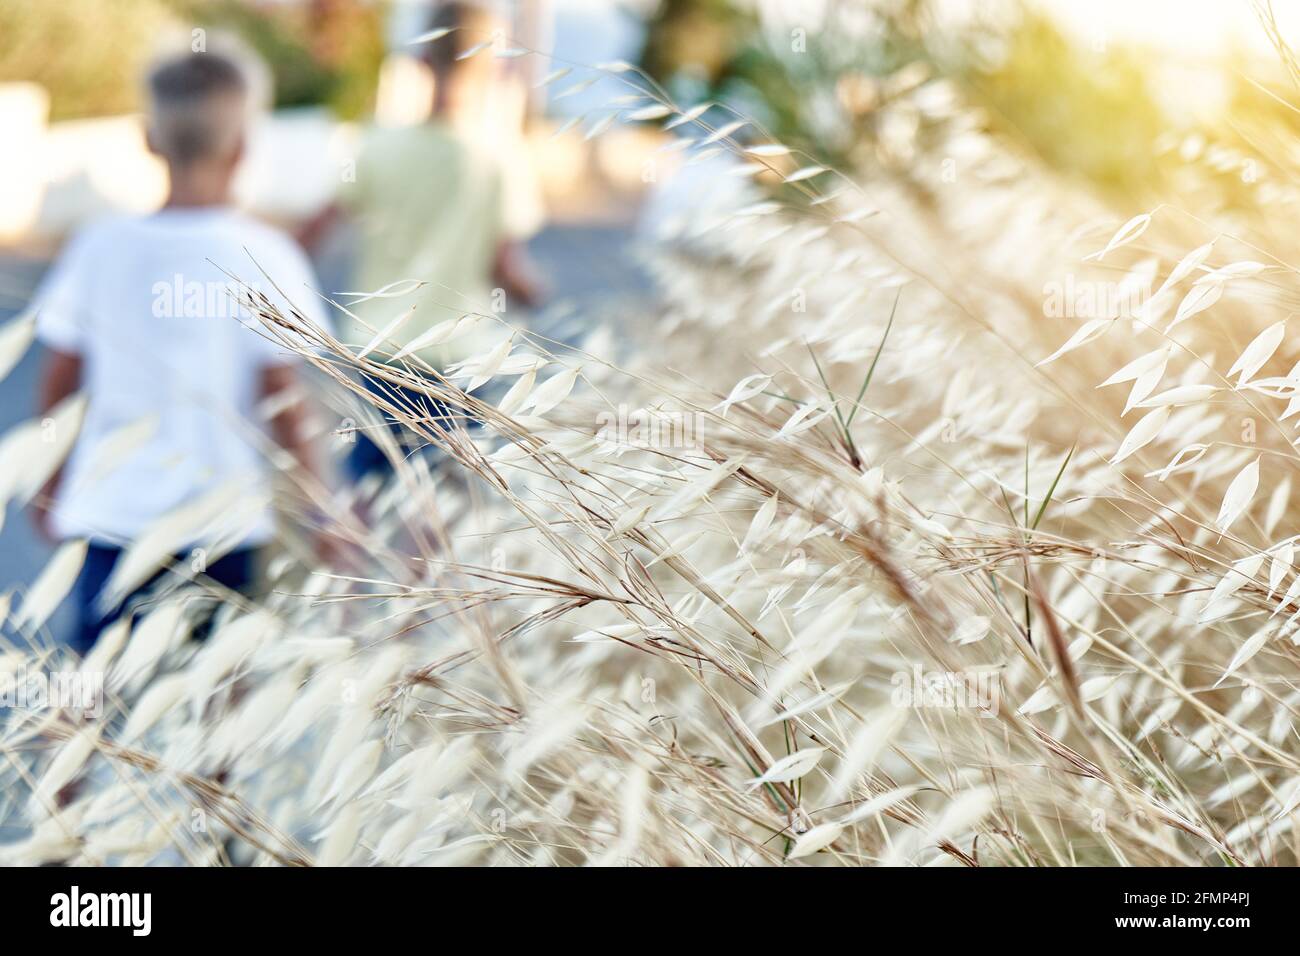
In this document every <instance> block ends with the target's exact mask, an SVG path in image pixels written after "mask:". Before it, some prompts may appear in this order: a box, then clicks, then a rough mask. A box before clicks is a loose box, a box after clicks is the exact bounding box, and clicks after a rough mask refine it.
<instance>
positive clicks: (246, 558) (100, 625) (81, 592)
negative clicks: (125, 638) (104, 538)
mask: <svg viewBox="0 0 1300 956" xmlns="http://www.w3.org/2000/svg"><path fill="white" fill-rule="evenodd" d="M121 556H122V549H121V548H115V547H112V546H110V545H103V544H91V545H90V547H88V548H87V549H86V561H85V563H84V564H83V565H82V566H81V574H80V575H78V577H77V583H76V586H75V587H74V589H73V596H74V598H75V600H76V604H77V630H76V632H75V633H74V635H73V638H72V641H71V642H70V643H71V645H72V649H73V650H75V651H76V652H77V653H78V654H80V655H82V656H83V657H84V656H85V655H86V654H88V653H90V649H91V648H92V647H94V646H95V641H97V640H98V639H99V635H100V633H101V632H103V630H104V629H105V628H106V627H108V626H109V625H110V624H112V623H113V622H114V621H116V620H118V619H119V618H120V617H121V616H122V615H123V614H124V613H126V612H127V611H129V610H131V608H132V606H133V605H135V604H136V603H138V602H139V600H140V599H141V598H142V597H144V596H145V594H146V593H147V592H148V591H149V590H150V589H151V588H152V587H153V586H154V585H155V584H157V583H158V582H159V581H160V580H162V578H163V577H164V576H165V575H166V574H167V573H168V572H167V571H165V570H164V571H159V572H158V573H157V574H155V575H154V576H153V577H152V578H150V579H149V580H148V581H146V582H145V583H144V584H142V585H141V586H140V587H138V588H136V589H135V590H134V591H132V592H131V593H130V594H128V595H127V596H126V597H125V598H124V599H123V600H122V601H121V602H120V603H119V604H117V605H116V606H115V607H112V608H109V609H108V611H107V612H102V611H101V610H100V607H99V592H100V591H102V590H103V589H104V584H105V583H106V582H107V581H108V578H109V575H110V574H112V573H113V566H114V565H116V564H117V559H118V558H120V557H121ZM176 560H177V561H188V560H189V556H188V555H178V556H177V558H176ZM256 566H257V549H256V548H240V549H239V550H236V551H231V552H230V553H229V554H227V555H225V556H223V557H221V558H218V559H217V560H216V561H214V562H212V564H210V565H208V567H207V569H206V570H205V571H204V572H203V575H204V577H205V578H207V579H208V580H211V581H214V582H216V583H217V584H220V585H222V586H223V587H227V588H229V589H230V590H232V591H240V592H246V591H247V590H248V589H249V587H250V586H251V585H252V584H253V582H254V571H255V569H256ZM199 633H200V634H201V633H202V632H201V631H200V632H199Z"/></svg>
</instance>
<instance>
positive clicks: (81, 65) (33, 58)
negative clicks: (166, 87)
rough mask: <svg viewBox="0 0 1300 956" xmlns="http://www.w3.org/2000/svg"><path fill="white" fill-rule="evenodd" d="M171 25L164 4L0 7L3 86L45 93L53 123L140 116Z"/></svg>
mask: <svg viewBox="0 0 1300 956" xmlns="http://www.w3.org/2000/svg"><path fill="white" fill-rule="evenodd" d="M169 18H170V15H169V12H168V10H167V8H166V6H165V5H164V4H163V3H162V2H161V0H113V2H106V0H57V2H33V0H0V82H13V81H28V82H35V83H39V84H41V85H42V86H44V87H45V89H46V90H47V91H48V92H49V94H50V112H51V118H53V119H66V118H70V117H78V116H105V115H111V114H115V113H123V112H129V111H131V110H135V109H138V108H139V106H140V94H141V87H140V75H139V74H140V69H141V67H142V65H143V64H144V63H145V62H147V60H148V58H149V55H150V53H151V52H152V50H153V45H154V43H155V42H156V38H157V36H158V33H159V32H160V31H161V30H162V29H164V28H165V26H166V25H167V23H168V21H169Z"/></svg>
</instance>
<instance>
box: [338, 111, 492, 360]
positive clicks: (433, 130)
mask: <svg viewBox="0 0 1300 956" xmlns="http://www.w3.org/2000/svg"><path fill="white" fill-rule="evenodd" d="M355 173H356V175H355V178H354V181H353V182H350V183H348V184H346V187H345V189H344V192H343V194H342V196H341V201H342V202H343V204H344V205H345V206H347V207H348V208H349V210H350V211H351V212H352V213H353V215H354V216H355V218H356V219H357V221H358V223H359V225H360V231H361V236H360V249H359V254H358V263H357V278H356V284H355V285H354V286H353V287H352V288H353V290H354V291H358V292H374V291H377V290H379V289H381V288H383V287H384V286H386V285H390V284H392V283H396V282H402V281H403V280H407V279H419V280H422V281H424V282H425V283H427V284H426V285H424V286H422V287H420V288H418V289H415V290H414V291H411V292H407V293H404V294H402V295H398V296H394V297H391V298H378V299H370V300H368V301H365V302H361V303H358V304H357V305H356V306H355V307H353V308H352V311H353V312H355V313H356V314H357V317H358V318H359V319H360V320H361V321H362V322H363V323H365V324H359V323H358V322H355V321H350V320H347V319H346V318H345V319H344V321H343V323H342V325H343V329H342V333H343V341H345V342H347V343H349V344H352V345H357V346H362V345H365V344H366V343H367V342H369V341H370V340H371V339H372V338H373V337H374V334H375V331H377V330H379V329H382V328H383V327H384V326H385V325H387V324H388V323H389V322H390V321H392V320H393V319H395V318H396V317H397V316H399V315H401V314H402V313H404V312H406V311H407V310H408V309H410V308H411V307H412V306H414V307H415V311H414V312H413V313H412V314H411V316H410V317H409V318H407V319H406V320H405V322H404V323H403V324H402V326H401V327H400V328H399V329H398V330H397V331H396V332H394V333H393V335H392V339H393V341H394V342H396V343H398V344H400V345H405V344H406V343H408V342H410V341H412V340H414V339H415V338H417V337H418V336H420V335H421V334H423V333H424V332H427V331H428V330H429V329H431V328H433V327H434V326H435V325H438V324H439V323H441V322H444V321H446V320H448V319H457V318H459V317H460V316H462V315H464V314H466V313H467V312H482V313H489V314H490V313H491V311H492V306H493V304H494V303H493V301H492V288H491V286H492V282H491V276H492V267H493V263H494V261H495V258H496V253H497V248H498V246H499V244H500V243H501V241H502V239H503V238H504V235H505V234H504V227H503V209H502V183H501V174H500V169H499V166H498V164H497V162H496V161H495V159H494V158H493V157H491V156H488V155H485V154H483V153H482V152H480V151H478V150H476V148H475V147H474V146H473V145H472V144H471V143H470V142H469V141H467V140H466V139H464V138H463V137H461V136H460V135H458V134H457V133H456V132H455V131H453V130H452V128H451V127H450V126H448V125H447V124H445V123H442V122H438V121H431V122H428V123H424V124H422V125H419V126H409V127H401V128H396V129H377V130H374V131H373V132H371V133H370V134H369V135H368V136H367V137H366V141H365V142H364V143H363V146H362V149H361V152H360V155H359V156H358V158H357V164H356V169H355ZM394 291H400V289H395V290H394ZM367 325H368V326H370V328H367V327H366V326H367ZM494 327H495V323H493V322H492V321H490V320H485V321H483V322H480V323H479V324H478V326H477V329H476V331H475V332H471V333H470V334H468V335H465V336H461V337H458V338H456V339H454V340H453V341H450V342H447V343H445V344H443V345H436V346H431V347H429V348H425V349H421V350H420V351H419V352H418V353H417V354H419V356H420V358H422V359H424V360H425V361H427V362H429V364H431V365H432V366H434V367H435V368H444V367H445V366H446V365H448V364H449V363H451V362H455V361H459V360H460V359H463V358H466V357H468V356H470V355H473V354H477V352H479V351H481V350H482V349H481V346H482V345H483V344H484V343H485V342H490V341H492V340H494V339H495V338H496V337H499V331H498V332H497V334H496V336H494V335H493V329H494ZM379 351H380V352H381V353H384V354H391V351H392V349H391V347H387V346H381V347H380V349H379ZM377 357H378V356H377Z"/></svg>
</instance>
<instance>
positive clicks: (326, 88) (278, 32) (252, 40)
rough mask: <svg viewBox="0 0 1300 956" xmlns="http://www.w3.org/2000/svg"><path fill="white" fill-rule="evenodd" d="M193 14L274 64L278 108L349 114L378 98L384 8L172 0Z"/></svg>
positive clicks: (322, 0) (350, 3)
mask: <svg viewBox="0 0 1300 956" xmlns="http://www.w3.org/2000/svg"><path fill="white" fill-rule="evenodd" d="M171 3H172V6H173V7H174V8H176V10H177V11H178V12H179V13H180V14H181V15H182V16H183V17H184V18H185V19H186V20H187V21H188V22H193V23H197V24H201V25H203V26H206V27H209V28H215V29H224V30H230V31H232V32H234V33H237V34H238V35H239V36H240V37H241V38H242V39H243V40H244V41H245V42H246V43H248V45H249V46H250V47H251V48H252V49H253V50H254V51H255V52H256V53H257V54H258V56H260V57H261V58H262V59H263V60H264V61H266V63H267V65H268V66H269V68H270V70H271V75H272V77H273V78H274V82H275V105H276V106H277V107H291V106H318V105H326V106H329V107H331V108H332V109H333V110H334V111H335V112H336V113H338V114H339V115H340V116H343V117H345V118H348V119H352V118H356V117H358V116H361V115H364V114H365V113H366V112H367V111H368V110H369V109H370V108H371V106H372V105H373V102H374V94H375V87H376V84H377V82H378V77H379V66H380V63H381V62H382V61H383V57H384V42H383V33H382V22H381V16H382V12H383V11H382V9H381V8H380V6H379V5H376V4H370V3H362V2H361V0H316V2H314V3H310V4H301V5H292V6H284V7H254V6H251V5H249V4H248V3H247V2H245V0H171Z"/></svg>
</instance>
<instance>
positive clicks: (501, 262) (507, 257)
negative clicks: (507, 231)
mask: <svg viewBox="0 0 1300 956" xmlns="http://www.w3.org/2000/svg"><path fill="white" fill-rule="evenodd" d="M492 281H493V282H495V283H496V285H497V286H498V287H499V288H501V289H504V290H505V293H506V298H507V299H508V300H509V301H511V302H518V303H519V304H521V305H522V306H524V307H525V308H532V307H533V306H536V305H539V304H540V303H541V301H542V299H543V297H544V293H543V289H542V282H541V280H540V279H538V277H537V273H536V271H535V270H534V269H533V265H532V262H531V261H530V260H529V258H528V254H527V253H526V252H525V251H524V247H523V244H522V243H518V242H510V241H506V242H502V243H501V244H500V245H499V246H497V255H496V261H495V262H494V263H493V264H492Z"/></svg>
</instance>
